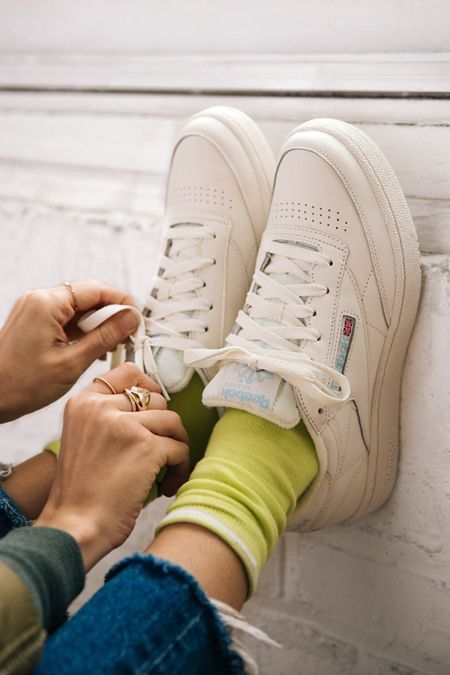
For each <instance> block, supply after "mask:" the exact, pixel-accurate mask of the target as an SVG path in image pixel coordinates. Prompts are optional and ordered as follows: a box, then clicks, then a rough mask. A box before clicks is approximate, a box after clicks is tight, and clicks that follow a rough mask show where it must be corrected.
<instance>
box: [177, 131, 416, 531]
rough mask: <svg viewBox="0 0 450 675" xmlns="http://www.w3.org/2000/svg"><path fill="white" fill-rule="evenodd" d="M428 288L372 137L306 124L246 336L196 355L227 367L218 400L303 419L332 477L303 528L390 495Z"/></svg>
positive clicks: (306, 511)
mask: <svg viewBox="0 0 450 675" xmlns="http://www.w3.org/2000/svg"><path fill="white" fill-rule="evenodd" d="M420 280H421V274H420V265H419V253H418V246H417V240H416V233H415V230H414V225H413V222H412V219H411V216H410V213H409V210H408V207H407V204H406V200H405V197H404V195H403V192H402V190H401V187H400V185H399V183H398V181H397V179H396V177H395V175H394V172H393V170H392V169H391V167H390V166H389V164H388V162H387V160H386V159H385V157H384V156H383V155H382V153H381V151H380V150H379V149H378V148H377V146H376V145H375V144H374V143H373V141H372V140H371V139H370V138H368V137H367V136H366V134H364V133H363V132H362V131H360V130H358V129H356V128H355V127H352V126H350V125H349V124H345V123H343V122H339V121H337V120H327V119H323V120H314V121H311V122H308V123H307V124H303V125H301V126H300V127H298V128H297V129H295V130H294V131H293V132H292V134H290V136H288V138H287V140H286V142H285V144H284V146H283V148H282V152H281V159H280V161H279V163H278V168H277V172H276V178H275V185H274V192H273V199H272V204H271V209H270V216H269V222H268V226H267V229H266V232H265V234H264V237H263V241H262V244H261V248H260V251H259V254H258V259H257V264H256V271H255V274H254V277H253V283H252V287H251V290H250V291H249V293H248V295H247V300H246V305H245V307H244V309H243V310H242V311H240V312H239V314H238V316H237V320H236V325H235V328H234V330H233V333H232V334H231V335H229V336H228V338H227V340H226V346H225V347H224V348H223V349H221V350H214V351H212V350H194V351H189V352H188V353H187V354H186V355H185V359H186V362H187V363H188V364H189V365H190V366H191V367H196V368H199V367H201V368H206V367H211V366H214V365H216V364H222V367H221V369H220V371H219V372H218V374H217V375H216V376H215V377H214V379H213V380H212V381H211V382H210V384H209V385H208V386H207V387H206V389H205V391H204V395H203V400H204V402H205V403H206V405H208V406H225V407H234V408H240V409H244V410H247V411H249V412H251V413H254V414H256V415H259V416H261V417H264V418H266V419H268V420H271V421H272V422H275V423H276V424H278V425H280V426H282V427H286V428H291V427H293V426H295V425H296V424H298V422H299V421H300V419H302V420H303V421H304V423H305V425H306V427H307V429H308V431H309V433H310V435H311V437H312V439H313V441H314V443H315V447H316V452H317V456H318V459H319V464H320V470H319V474H318V476H317V478H316V479H315V480H314V482H313V484H312V485H311V486H310V488H309V489H308V491H307V492H306V494H305V495H304V496H303V497H302V498H301V499H300V501H299V503H298V506H297V509H296V511H295V513H294V515H293V517H292V518H291V522H290V526H291V528H295V529H300V530H303V531H307V530H312V529H318V528H321V527H324V526H326V525H331V524H334V523H338V522H341V521H346V520H353V519H356V518H359V517H361V516H364V515H365V514H368V513H370V512H371V511H374V510H375V509H377V508H378V507H379V506H381V505H382V504H383V503H384V501H385V500H386V499H387V497H388V496H389V494H390V492H391V490H392V488H393V486H394V482H395V476H396V470H397V458H398V448H399V399H400V385H401V376H402V366H403V361H404V357H405V353H406V349H407V345H408V341H409V337H410V334H411V331H412V328H413V325H414V319H415V316H416V311H417V305H418V300H419V294H420Z"/></svg>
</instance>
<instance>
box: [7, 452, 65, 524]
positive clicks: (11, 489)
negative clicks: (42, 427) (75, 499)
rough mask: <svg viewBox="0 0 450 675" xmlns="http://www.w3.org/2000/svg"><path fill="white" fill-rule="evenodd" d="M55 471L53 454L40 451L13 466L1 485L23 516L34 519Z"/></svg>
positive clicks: (40, 507) (48, 491) (45, 496)
mask: <svg viewBox="0 0 450 675" xmlns="http://www.w3.org/2000/svg"><path fill="white" fill-rule="evenodd" d="M55 473H56V457H55V455H53V454H51V453H49V452H45V453H44V452H41V453H39V454H38V455H35V456H34V457H31V458H30V459H27V460H26V461H25V462H22V463H21V464H19V465H17V466H15V467H14V470H13V471H12V472H11V474H10V476H9V477H8V478H6V480H5V481H4V482H3V483H2V487H3V489H4V491H5V492H6V493H7V494H8V495H9V496H10V497H11V499H12V500H13V501H14V502H15V503H16V504H17V505H18V507H19V508H20V510H21V511H22V513H23V514H24V516H25V517H26V518H27V519H28V520H34V519H35V518H37V517H38V516H39V514H40V513H41V511H42V509H43V508H44V505H45V503H46V502H47V499H48V495H49V493H50V488H51V486H52V483H53V479H54V477H55Z"/></svg>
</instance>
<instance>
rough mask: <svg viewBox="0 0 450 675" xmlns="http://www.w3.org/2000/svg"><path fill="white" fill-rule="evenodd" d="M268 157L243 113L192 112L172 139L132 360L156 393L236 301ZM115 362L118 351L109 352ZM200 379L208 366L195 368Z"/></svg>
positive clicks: (260, 213) (258, 223) (184, 370)
mask: <svg viewBox="0 0 450 675" xmlns="http://www.w3.org/2000/svg"><path fill="white" fill-rule="evenodd" d="M274 171H275V160H274V157H273V155H272V152H271V150H270V147H269V145H268V143H267V141H266V139H265V137H264V135H263V134H262V132H261V131H260V129H259V128H258V127H257V125H256V124H255V123H254V122H253V121H252V120H251V119H250V118H249V117H248V116H247V115H245V114H244V113H243V112H241V111H239V110H235V109H234V108H228V107H214V108H209V109H207V110H204V111H203V112H200V113H198V114H197V115H194V116H193V117H192V118H191V119H190V120H189V121H188V122H187V124H186V125H185V127H184V128H183V130H182V132H181V135H180V137H179V139H178V141H177V143H176V146H175V149H174V152H173V155H172V160H171V168H170V174H169V179H168V186H167V197H166V215H165V226H164V232H163V239H162V244H161V254H160V256H159V261H158V271H157V274H156V276H155V278H154V281H153V288H152V290H151V291H150V293H149V296H148V300H147V302H146V307H145V309H144V312H143V313H144V317H146V318H145V335H144V334H143V333H142V332H141V334H140V335H139V334H138V335H137V336H136V337H135V339H134V340H133V346H132V349H131V350H129V352H128V354H127V358H128V360H134V361H135V362H136V363H137V364H138V365H139V366H140V367H141V368H142V369H143V370H144V371H145V372H146V373H148V374H149V375H150V376H151V377H153V378H154V379H155V380H156V381H157V382H158V383H159V385H160V386H161V389H162V391H163V393H164V394H165V395H166V396H167V397H169V396H168V395H169V394H170V393H174V392H178V391H181V390H182V389H184V387H186V385H187V384H188V382H189V381H190V379H191V377H192V375H193V372H194V369H193V368H190V367H187V366H186V365H185V364H184V361H183V354H184V350H186V349H189V348H193V347H221V346H222V345H223V344H224V341H225V337H226V335H227V334H228V332H229V331H230V330H231V328H232V326H233V322H234V319H235V317H236V314H237V312H238V310H239V308H240V307H241V306H242V304H243V302H244V300H245V296H246V293H247V291H248V288H249V286H250V282H251V279H252V274H253V270H254V266H255V260H256V255H257V252H258V248H259V244H260V240H261V237H262V234H263V231H264V228H265V226H266V222H267V214H268V211H269V205H270V197H271V191H272V183H273V176H274ZM116 363H117V359H116ZM198 372H199V374H200V376H201V378H202V380H203V381H204V382H205V383H206V382H207V381H208V380H209V379H210V377H211V376H212V374H214V373H215V372H216V370H214V369H213V370H212V371H210V372H206V371H204V370H198Z"/></svg>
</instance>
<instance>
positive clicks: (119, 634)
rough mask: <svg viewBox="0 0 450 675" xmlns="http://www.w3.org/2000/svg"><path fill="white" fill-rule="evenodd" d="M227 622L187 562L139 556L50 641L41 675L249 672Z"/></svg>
mask: <svg viewBox="0 0 450 675" xmlns="http://www.w3.org/2000/svg"><path fill="white" fill-rule="evenodd" d="M244 672H245V671H244V666H243V662H242V660H241V658H240V656H239V655H238V654H237V653H236V652H235V651H234V650H233V649H232V646H231V640H230V636H229V633H228V629H227V628H226V627H225V625H224V624H223V623H222V621H221V619H220V617H219V616H218V614H217V611H216V609H215V607H214V606H213V605H212V604H211V603H210V601H209V600H208V598H207V597H206V596H205V594H204V593H203V591H202V590H201V588H200V587H199V585H198V584H197V582H196V581H195V580H194V579H193V578H192V577H191V576H190V575H189V574H188V573H187V572H185V571H184V570H183V569H181V568H180V567H178V566H176V565H173V564H171V563H168V562H166V561H163V560H159V559H157V558H154V557H153V556H151V555H139V554H135V555H134V556H132V557H130V558H126V559H125V560H123V561H121V562H120V563H118V564H117V565H115V566H114V567H113V568H112V569H111V570H110V572H109V573H108V575H107V577H106V584H105V586H104V587H103V588H102V589H101V590H100V591H98V592H97V593H96V595H94V597H93V598H92V599H91V600H90V601H89V602H88V603H86V605H85V606H84V607H82V608H81V609H80V610H79V611H78V612H77V613H76V614H75V616H74V617H73V618H72V619H70V620H69V621H67V623H65V624H64V625H63V626H61V627H60V628H59V629H58V630H57V631H56V632H55V633H53V634H52V635H51V636H50V637H49V638H48V640H47V642H46V645H45V648H44V653H43V656H42V660H41V662H40V664H39V666H38V668H37V670H36V671H35V673H37V674H39V675H53V674H54V675H65V674H68V673H80V675H81V674H83V675H89V674H90V673H96V674H99V673H108V675H115V674H116V673H117V674H119V673H121V674H126V673H130V674H131V673H142V674H143V673H151V674H152V675H169V674H170V675H178V673H180V674H181V673H182V674H183V675H229V674H231V673H232V674H236V675H243V673H244Z"/></svg>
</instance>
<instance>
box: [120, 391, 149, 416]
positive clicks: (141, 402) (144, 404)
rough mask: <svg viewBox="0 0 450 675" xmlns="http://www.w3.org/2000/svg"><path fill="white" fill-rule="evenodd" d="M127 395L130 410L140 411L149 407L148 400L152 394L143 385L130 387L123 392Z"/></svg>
mask: <svg viewBox="0 0 450 675" xmlns="http://www.w3.org/2000/svg"><path fill="white" fill-rule="evenodd" d="M123 393H124V394H125V396H127V397H128V399H129V401H130V403H131V411H132V412H141V411H142V410H148V409H149V408H150V401H151V398H152V394H151V392H150V391H149V390H148V389H144V388H143V387H130V389H125V391H124V392H123Z"/></svg>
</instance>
